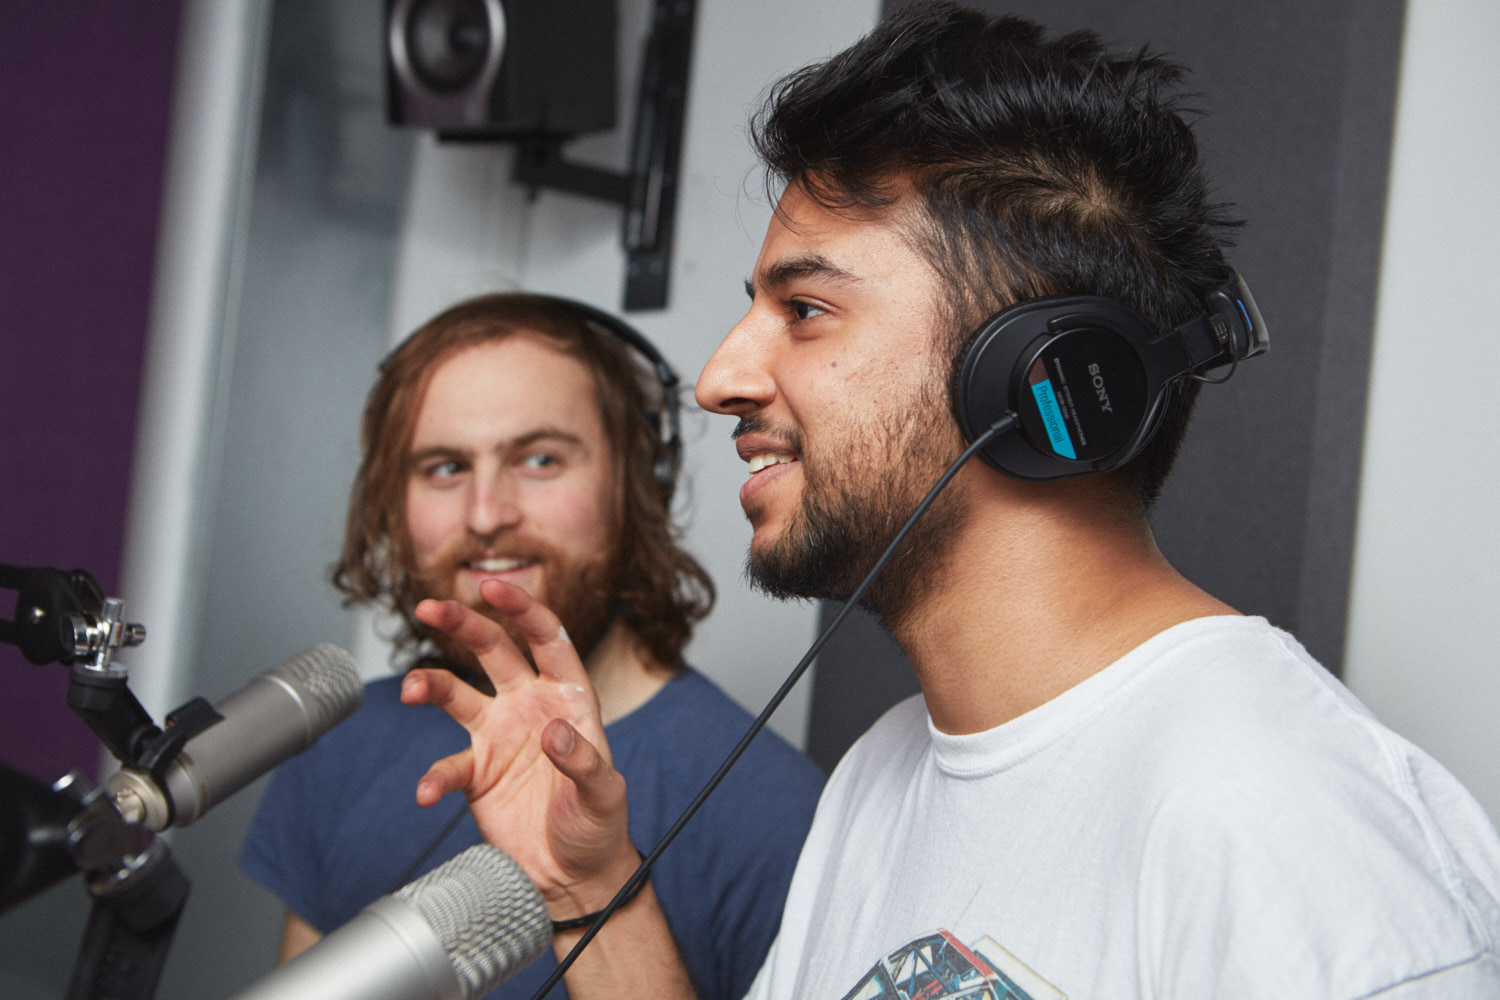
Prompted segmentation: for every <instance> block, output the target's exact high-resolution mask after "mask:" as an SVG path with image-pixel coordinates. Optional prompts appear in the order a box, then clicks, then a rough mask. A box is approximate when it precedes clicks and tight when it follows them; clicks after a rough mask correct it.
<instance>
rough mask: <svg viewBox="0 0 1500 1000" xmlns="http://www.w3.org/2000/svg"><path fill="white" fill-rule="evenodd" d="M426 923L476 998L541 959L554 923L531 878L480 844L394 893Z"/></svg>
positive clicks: (469, 998)
mask: <svg viewBox="0 0 1500 1000" xmlns="http://www.w3.org/2000/svg"><path fill="white" fill-rule="evenodd" d="M395 896H396V898H397V899H400V900H403V901H404V902H406V903H407V904H408V905H410V906H411V907H412V908H414V909H415V910H416V911H417V912H418V913H420V914H421V915H422V918H423V919H424V920H426V921H427V924H428V926H430V927H431V928H432V931H433V933H434V934H436V935H437V937H438V940H439V941H441V942H442V945H443V950H444V951H445V952H447V953H448V958H449V960H450V961H452V963H453V971H454V972H455V973H457V975H458V981H459V984H460V986H461V987H462V991H463V994H462V995H463V997H464V1000H475V998H478V997H482V996H484V995H485V994H486V993H488V992H489V991H490V990H492V989H494V988H495V987H496V986H497V985H499V984H500V983H501V982H503V981H504V980H506V979H508V978H510V977H511V976H513V975H515V974H516V973H517V972H520V971H521V970H522V969H524V968H526V966H528V965H530V964H531V963H532V962H535V961H536V960H537V959H538V958H539V957H541V954H542V952H544V951H546V950H547V946H548V944H550V943H551V941H552V918H551V917H549V916H548V915H547V904H546V903H545V902H543V901H542V894H541V893H540V892H538V891H537V888H536V886H535V885H533V884H532V882H531V879H529V878H527V877H526V873H525V872H523V871H522V870H521V867H520V865H517V864H516V863H515V861H514V860H512V859H511V857H510V855H508V854H506V853H505V852H504V851H502V850H500V849H499V848H498V847H491V846H490V845H489V844H478V845H475V846H474V847H471V848H469V849H468V850H467V851H464V852H463V853H462V854H460V855H458V856H457V857H455V858H453V859H452V860H451V861H448V862H446V863H444V864H442V865H440V866H439V867H437V868H434V869H433V870H432V871H430V872H428V873H427V874H426V875H423V876H422V877H421V878H419V879H417V880H416V881H414V882H412V883H410V884H409V885H406V886H403V887H402V888H401V889H398V890H397V891H396V893H395Z"/></svg>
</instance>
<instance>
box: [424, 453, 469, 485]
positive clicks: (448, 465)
mask: <svg viewBox="0 0 1500 1000" xmlns="http://www.w3.org/2000/svg"><path fill="white" fill-rule="evenodd" d="M463 471H464V469H463V466H462V465H460V464H459V463H458V461H457V460H455V459H452V458H449V459H445V460H443V461H441V462H435V463H433V464H432V465H429V466H428V467H427V468H426V470H424V472H423V475H425V476H426V477H427V478H428V479H436V480H443V479H451V478H453V477H454V476H456V475H458V474H459V473H460V472H463Z"/></svg>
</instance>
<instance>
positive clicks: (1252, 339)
mask: <svg viewBox="0 0 1500 1000" xmlns="http://www.w3.org/2000/svg"><path fill="white" fill-rule="evenodd" d="M1204 307H1205V311H1204V312H1203V313H1202V314H1200V315H1198V316H1195V317H1194V318H1192V319H1190V320H1188V321H1187V322H1186V323H1184V324H1182V325H1181V326H1179V327H1177V328H1176V329H1173V330H1169V331H1167V332H1166V333H1163V332H1161V331H1160V330H1158V329H1156V328H1155V327H1153V326H1152V325H1151V323H1150V322H1148V321H1147V320H1146V318H1145V317H1143V316H1142V315H1141V314H1140V313H1138V312H1136V311H1135V310H1134V309H1132V308H1130V307H1129V306H1127V305H1125V304H1124V303H1122V302H1119V301H1117V300H1115V299H1110V298H1104V297H1102V296H1096V295H1058V296H1048V297H1045V298H1038V299H1028V300H1026V301H1025V302H1019V303H1017V304H1015V305H1013V306H1010V307H1009V308H1006V309H1003V310H1001V311H1000V312H998V313H996V314H995V315H994V316H991V317H990V318H989V319H987V320H985V321H984V322H983V323H982V324H980V326H979V328H978V329H977V330H975V331H974V333H973V334H971V335H970V337H969V339H968V341H967V343H966V344H965V346H964V349H963V351H962V353H961V354H960V355H959V358H958V359H957V361H955V363H954V366H953V384H952V386H951V389H952V393H951V398H952V400H953V408H954V413H955V416H957V418H958V422H959V426H960V427H962V428H963V432H964V438H965V440H967V441H969V442H970V443H972V442H973V441H974V440H975V439H976V438H978V437H979V435H981V434H983V433H984V432H985V430H987V429H988V428H989V427H991V426H992V425H993V424H995V423H996V422H997V421H999V420H1001V419H1002V418H1004V417H1005V416H1006V415H1007V414H1013V415H1015V417H1016V418H1017V424H1018V425H1019V427H1018V431H1019V432H1018V433H1013V434H998V435H996V436H995V437H994V438H993V439H992V440H991V441H990V442H989V443H988V444H986V445H985V446H984V448H983V449H981V450H980V452H979V454H980V456H981V457H983V458H984V461H985V463H986V464H988V465H989V466H990V467H991V468H992V469H995V470H996V471H998V472H1003V473H1005V474H1006V475H1008V476H1014V477H1015V478H1017V479H1027V480H1034V481H1045V480H1053V479H1068V478H1071V477H1073V476H1085V475H1091V474H1094V473H1099V472H1108V471H1110V470H1111V469H1117V468H1119V467H1120V466H1122V465H1124V464H1125V463H1126V462H1128V461H1130V460H1131V459H1132V458H1134V457H1135V456H1136V455H1138V454H1140V451H1141V449H1142V448H1144V447H1145V446H1146V443H1147V442H1148V441H1150V440H1151V436H1152V435H1153V434H1154V433H1155V432H1156V429H1157V427H1158V425H1160V423H1161V418H1162V414H1163V413H1164V411H1165V409H1166V405H1165V404H1166V400H1167V398H1168V395H1169V393H1168V390H1169V389H1170V388H1171V387H1172V386H1173V385H1174V384H1176V383H1179V382H1181V381H1182V380H1183V379H1186V378H1197V379H1199V380H1201V381H1205V382H1223V381H1225V380H1227V379H1228V378H1229V376H1230V375H1232V374H1234V370H1235V368H1236V367H1237V366H1238V365H1239V363H1240V362H1241V361H1243V360H1244V359H1245V358H1252V357H1254V356H1255V355H1257V354H1264V353H1265V352H1266V350H1267V349H1268V348H1269V346H1270V341H1269V339H1268V338H1267V335H1266V327H1265V323H1264V321H1262V319H1261V317H1260V310H1258V309H1257V308H1256V306H1255V300H1254V299H1253V298H1252V297H1251V296H1250V289H1248V288H1246V287H1245V282H1244V281H1243V280H1242V279H1241V278H1240V276H1239V275H1238V274H1235V273H1232V276H1231V278H1230V280H1229V281H1227V282H1225V283H1224V284H1223V285H1221V286H1219V287H1218V288H1215V289H1214V290H1213V291H1211V292H1209V293H1208V294H1207V295H1206V296H1204ZM1224 365H1229V371H1228V372H1226V373H1225V374H1224V375H1223V376H1222V377H1218V378H1209V377H1207V376H1206V375H1205V373H1206V372H1209V371H1212V370H1213V369H1215V368H1220V367H1222V366H1224Z"/></svg>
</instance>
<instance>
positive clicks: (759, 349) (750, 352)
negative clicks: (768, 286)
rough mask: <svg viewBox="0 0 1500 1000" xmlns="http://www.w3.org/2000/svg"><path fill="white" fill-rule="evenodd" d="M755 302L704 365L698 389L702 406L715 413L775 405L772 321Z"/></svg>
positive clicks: (743, 411)
mask: <svg viewBox="0 0 1500 1000" xmlns="http://www.w3.org/2000/svg"><path fill="white" fill-rule="evenodd" d="M766 320H767V317H765V316H763V315H761V314H760V311H758V310H757V307H756V305H755V304H753V303H752V304H751V306H750V311H749V312H747V313H745V315H744V318H742V319H741V320H740V321H739V322H738V323H736V324H735V325H734V328H733V329H731V330H730V331H729V333H728V334H727V335H726V336H725V337H724V341H723V343H721V344H719V347H718V349H717V350H716V351H714V353H713V357H711V358H709V359H708V364H706V365H704V366H703V374H702V375H700V376H699V377H698V385H697V388H696V389H695V390H694V396H696V397H697V400H698V405H699V406H701V407H703V408H704V409H705V410H711V411H713V412H714V413H727V414H730V415H731V416H744V415H745V414H747V413H754V412H755V411H757V410H761V409H764V408H765V407H767V406H769V405H771V401H772V400H774V399H775V398H776V380H775V379H774V378H773V377H772V376H771V373H770V370H769V362H770V360H771V358H770V350H771V347H772V343H773V342H772V340H771V338H770V336H769V327H770V324H769V323H768V322H767V321H766Z"/></svg>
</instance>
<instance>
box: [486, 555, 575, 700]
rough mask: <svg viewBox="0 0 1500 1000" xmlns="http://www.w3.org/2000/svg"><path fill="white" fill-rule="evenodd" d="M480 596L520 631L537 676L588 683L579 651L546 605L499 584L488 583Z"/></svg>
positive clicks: (505, 584)
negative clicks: (537, 673) (528, 649)
mask: <svg viewBox="0 0 1500 1000" xmlns="http://www.w3.org/2000/svg"><path fill="white" fill-rule="evenodd" d="M479 596H481V597H483V598H484V599H485V602H486V603H488V604H489V605H490V606H491V607H493V608H495V609H496V610H497V611H501V612H503V613H504V614H505V616H506V617H508V618H509V619H510V620H511V621H512V622H514V623H515V625H516V627H517V628H519V629H520V630H521V634H522V635H523V636H525V637H526V645H527V646H529V647H531V658H532V659H533V660H535V661H536V668H537V671H538V672H540V673H541V674H543V675H544V676H546V677H550V678H551V679H552V680H556V681H564V682H567V683H569V684H587V683H588V672H587V671H585V670H584V668H583V662H582V661H581V660H580V659H579V658H578V650H576V649H574V648H573V641H572V640H571V639H569V638H568V633H567V630H566V629H564V628H563V627H562V622H560V621H559V620H558V618H557V616H556V615H555V614H553V613H552V611H551V610H550V609H549V608H548V607H547V606H546V605H544V604H542V603H541V602H540V601H538V600H536V599H535V598H534V597H532V596H531V595H530V594H528V593H527V592H526V591H524V590H522V589H521V588H520V587H517V586H515V585H514V584H509V583H504V582H502V581H500V580H486V581H485V582H484V583H482V584H480V585H479ZM501 634H502V635H503V634H504V633H503V631H502V633H501ZM506 638H509V636H507V637H506Z"/></svg>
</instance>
